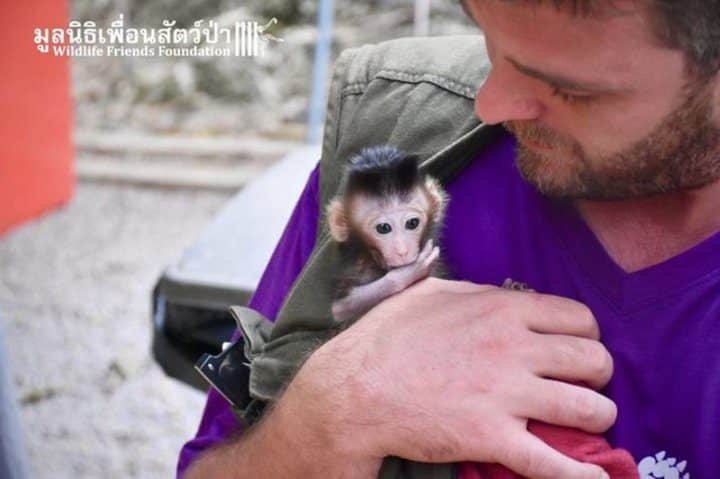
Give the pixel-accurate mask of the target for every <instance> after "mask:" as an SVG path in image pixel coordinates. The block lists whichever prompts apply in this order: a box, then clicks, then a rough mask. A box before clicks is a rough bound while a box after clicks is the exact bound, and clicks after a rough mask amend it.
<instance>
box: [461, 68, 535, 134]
mask: <svg viewBox="0 0 720 479" xmlns="http://www.w3.org/2000/svg"><path fill="white" fill-rule="evenodd" d="M513 76H514V75H507V74H506V75H501V74H499V73H498V72H496V71H495V70H494V69H493V70H491V71H490V73H489V75H488V77H487V78H486V79H485V82H484V83H483V84H482V85H480V87H479V88H478V91H477V94H476V95H475V115H476V116H477V117H478V118H480V119H481V120H482V121H483V122H485V123H488V124H491V125H494V124H497V123H502V122H504V121H510V120H535V119H537V118H538V117H539V116H540V115H541V114H542V110H543V108H544V107H543V104H542V102H541V101H540V100H539V99H538V98H537V97H536V96H535V95H534V90H535V89H534V88H531V86H532V85H529V84H527V83H526V82H524V81H522V79H519V78H512V77H513Z"/></svg>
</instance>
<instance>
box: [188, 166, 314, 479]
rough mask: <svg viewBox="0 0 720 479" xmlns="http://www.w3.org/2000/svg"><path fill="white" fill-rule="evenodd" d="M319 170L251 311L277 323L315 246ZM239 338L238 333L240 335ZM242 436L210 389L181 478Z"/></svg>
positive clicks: (307, 187)
mask: <svg viewBox="0 0 720 479" xmlns="http://www.w3.org/2000/svg"><path fill="white" fill-rule="evenodd" d="M318 177H319V172H318V167H317V166H316V167H315V169H314V170H313V171H312V173H311V174H310V177H309V178H308V181H307V184H306V185H305V189H304V190H303V192H302V194H301V196H300V199H299V200H298V202H297V204H296V205H295V209H294V210H293V213H292V216H291V217H290V220H289V222H288V224H287V225H286V226H285V231H283V234H282V236H281V238H280V241H279V243H278V244H277V246H276V247H275V251H274V252H273V254H272V257H271V258H270V262H269V263H268V265H267V267H266V268H265V272H264V273H263V275H262V278H261V279H260V283H259V284H258V287H257V289H256V290H255V294H253V297H252V298H251V299H250V302H249V303H248V307H250V308H252V309H254V310H256V311H258V312H260V313H262V314H263V315H264V316H265V317H267V318H268V319H270V320H273V321H274V320H275V316H276V315H277V312H278V310H279V309H280V306H281V305H282V303H283V300H284V299H285V296H286V295H287V294H288V292H289V291H290V288H291V287H292V285H293V283H294V282H295V280H296V279H297V276H298V275H299V274H300V271H301V270H302V268H303V266H304V265H305V263H306V261H307V259H308V258H309V257H310V253H311V252H312V250H313V247H314V246H315V240H316V235H317V227H318V214H319V207H318ZM236 335H238V333H236ZM238 433H240V424H239V423H238V421H237V420H236V419H235V415H234V414H233V412H232V410H231V409H230V406H229V404H228V403H227V401H226V400H225V399H224V398H223V397H222V396H220V395H219V394H218V393H217V392H216V391H215V390H214V389H212V388H211V389H210V392H209V393H208V397H207V401H206V403H205V410H204V412H203V416H202V419H201V421H200V427H199V428H198V431H197V434H196V435H195V437H194V438H192V439H191V440H190V441H188V442H186V443H185V445H184V446H183V447H182V449H181V450H180V457H179V458H178V465H177V478H178V479H180V478H182V476H183V474H184V473H185V471H186V470H187V468H188V466H189V465H190V464H191V463H192V462H193V461H194V460H195V459H197V457H198V456H199V455H200V454H201V453H202V452H203V451H205V450H207V449H208V448H210V447H212V446H214V445H216V444H218V443H220V442H221V441H223V440H224V439H226V438H227V437H229V436H230V435H231V434H238Z"/></svg>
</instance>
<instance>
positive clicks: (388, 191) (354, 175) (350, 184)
mask: <svg viewBox="0 0 720 479" xmlns="http://www.w3.org/2000/svg"><path fill="white" fill-rule="evenodd" d="M419 161H420V159H419V158H418V157H417V156H415V155H407V154H405V153H403V152H402V151H400V150H398V149H397V148H395V147H393V146H390V145H380V146H374V147H371V148H365V149H363V150H362V151H361V152H360V154H358V155H355V156H354V157H353V158H352V159H351V160H350V164H349V166H348V168H347V172H346V174H345V176H344V178H343V180H344V182H343V184H341V190H342V191H344V194H345V196H346V197H350V196H354V195H356V194H358V193H364V194H366V195H368V196H372V197H375V198H390V197H392V196H399V197H400V198H401V199H403V200H405V199H406V198H407V196H408V195H409V194H410V193H411V192H412V191H413V189H415V187H417V186H418V185H419V184H422V183H421V180H422V179H423V178H421V176H422V175H421V172H420V171H419V170H418V162H419Z"/></svg>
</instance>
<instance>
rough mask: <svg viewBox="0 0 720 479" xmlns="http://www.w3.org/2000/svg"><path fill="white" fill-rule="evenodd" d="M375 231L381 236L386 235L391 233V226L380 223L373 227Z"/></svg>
mask: <svg viewBox="0 0 720 479" xmlns="http://www.w3.org/2000/svg"><path fill="white" fill-rule="evenodd" d="M375 231H377V232H378V233H380V234H381V235H386V234H388V233H389V232H391V231H392V226H390V225H389V224H388V223H380V224H378V225H377V226H375Z"/></svg>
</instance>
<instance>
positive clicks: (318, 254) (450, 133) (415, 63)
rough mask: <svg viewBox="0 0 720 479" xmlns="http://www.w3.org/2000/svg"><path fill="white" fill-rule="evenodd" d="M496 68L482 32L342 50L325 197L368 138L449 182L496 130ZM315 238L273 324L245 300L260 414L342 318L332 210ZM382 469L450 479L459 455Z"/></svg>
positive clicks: (325, 154) (422, 478)
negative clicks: (480, 103)
mask: <svg viewBox="0 0 720 479" xmlns="http://www.w3.org/2000/svg"><path fill="white" fill-rule="evenodd" d="M488 70H489V63H488V61H487V58H486V56H485V47H484V41H483V38H482V37H481V36H480V35H468V36H446V37H430V38H403V39H398V40H392V41H388V42H384V43H380V44H377V45H365V46H362V47H359V48H356V49H351V50H346V51H344V52H343V53H342V54H341V55H340V57H339V58H338V60H337V62H336V64H335V68H334V74H333V80H332V84H331V87H330V92H329V98H328V108H327V116H326V119H325V130H324V137H323V148H322V157H321V160H320V195H321V205H322V206H323V207H324V205H325V204H327V201H328V200H329V199H330V198H331V197H332V196H333V195H334V193H335V191H336V189H337V187H338V182H339V179H340V176H341V170H342V167H343V165H344V162H346V161H347V160H348V159H349V158H350V157H351V156H352V155H353V154H355V153H357V152H359V151H360V150H361V149H362V148H363V147H366V146H372V145H377V144H383V143H389V144H392V145H394V146H396V147H398V148H400V149H402V150H405V151H407V152H409V153H411V154H416V155H418V157H419V158H420V159H421V167H422V168H426V169H427V171H428V172H429V173H430V174H432V175H434V176H436V177H437V178H439V179H440V181H441V182H447V181H448V180H449V179H451V178H452V177H453V176H454V175H455V174H457V173H458V172H459V171H460V170H462V168H463V167H464V166H465V165H466V164H467V163H468V162H469V161H470V160H472V158H473V157H474V156H475V155H476V154H477V152H478V151H479V150H480V149H482V148H483V147H484V145H486V144H488V143H490V142H492V140H493V139H494V138H495V137H496V135H497V134H498V128H496V127H491V126H485V125H483V124H481V122H480V121H479V120H478V119H477V118H476V117H475V115H474V101H473V99H474V97H475V91H476V89H477V87H478V86H479V85H480V83H481V82H482V81H483V79H484V77H485V75H486V74H487V72H488ZM321 215H322V217H321V221H320V222H319V225H320V226H319V231H318V235H317V242H316V244H315V248H314V250H313V252H312V254H311V256H310V259H309V260H308V262H307V264H306V265H305V267H304V269H303V271H302V273H301V274H300V277H299V279H298V280H297V281H296V283H295V285H294V286H293V288H292V290H291V292H290V294H289V295H288V297H287V298H286V299H285V302H284V303H283V306H282V308H281V310H280V312H279V314H278V317H277V320H276V322H275V324H274V326H273V324H272V323H270V321H268V320H267V319H265V318H263V317H262V316H261V315H259V314H258V313H256V312H254V311H252V310H249V309H244V310H242V313H241V318H240V319H239V324H240V327H241V329H242V331H243V334H244V337H245V338H246V342H245V348H246V349H245V352H246V356H247V358H248V359H250V361H251V366H250V370H251V373H250V393H251V395H252V396H253V398H255V399H256V402H255V404H254V405H251V407H250V408H248V410H246V411H244V417H245V418H246V420H249V419H251V418H252V417H253V413H252V411H257V410H258V408H257V405H258V403H260V402H266V401H272V400H274V399H275V398H277V397H278V395H279V394H280V392H281V391H282V389H283V388H284V386H285V385H286V384H287V383H288V382H289V381H290V379H291V378H292V376H293V374H294V373H295V371H296V370H297V368H298V367H299V366H300V364H302V361H303V360H304V359H305V358H306V357H307V356H308V355H309V353H311V352H312V351H313V350H314V349H315V348H316V347H317V346H319V345H320V344H322V343H323V342H324V341H326V340H327V339H328V337H329V334H330V333H331V330H333V328H334V327H335V326H336V325H335V323H334V322H333V320H332V317H331V314H330V305H331V303H332V298H333V293H334V285H333V283H332V278H333V277H334V272H336V271H338V268H339V267H340V266H341V265H340V261H339V255H338V251H337V248H336V245H335V243H333V242H331V241H330V240H329V235H328V233H327V228H326V224H325V216H324V211H321ZM379 477H380V478H382V479H400V478H407V479H431V478H432V479H450V478H452V477H454V468H453V466H452V465H451V464H421V463H414V462H410V461H405V460H400V459H397V458H388V459H386V460H385V462H384V464H383V468H382V470H381V472H380V476H379Z"/></svg>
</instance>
